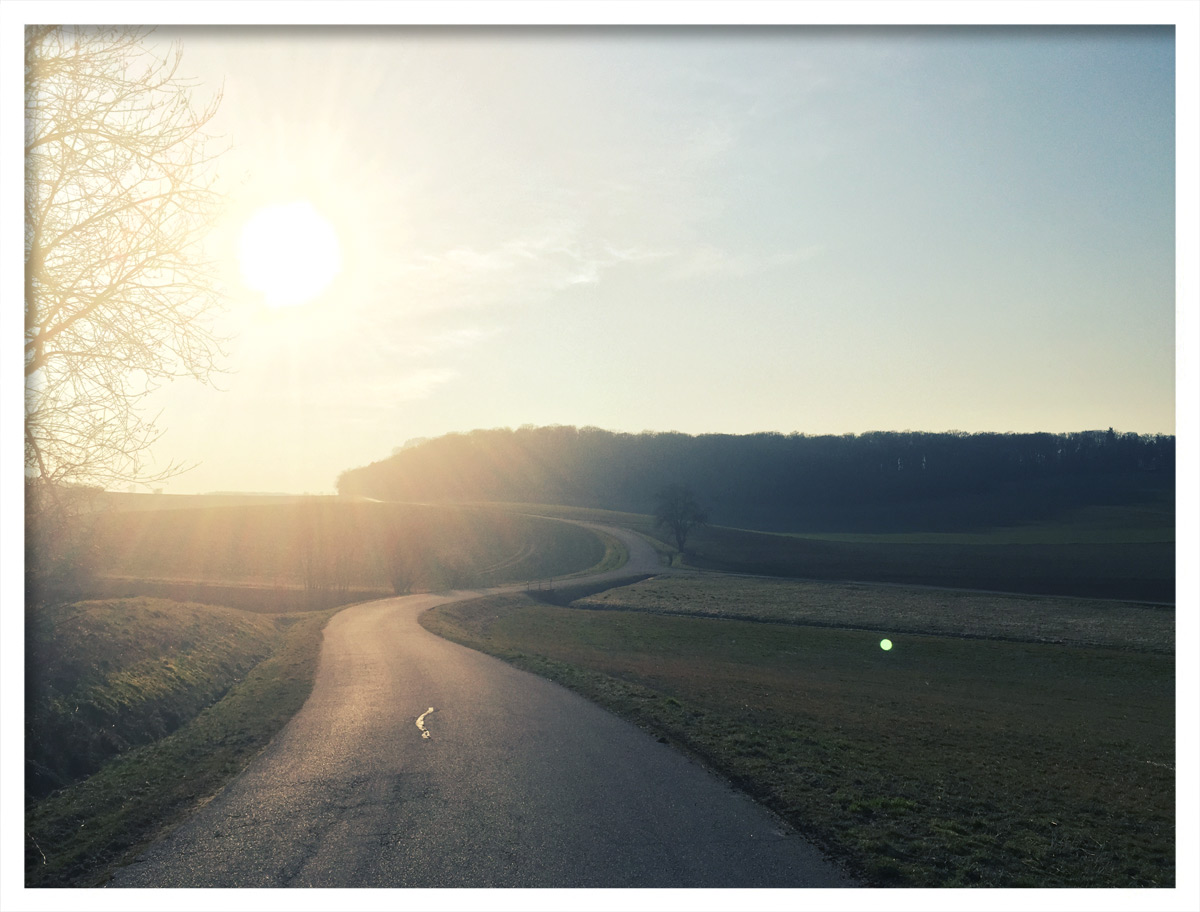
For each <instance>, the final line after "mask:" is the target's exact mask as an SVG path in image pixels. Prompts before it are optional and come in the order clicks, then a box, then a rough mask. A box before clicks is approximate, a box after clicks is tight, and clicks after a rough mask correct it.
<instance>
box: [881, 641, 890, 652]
mask: <svg viewBox="0 0 1200 912" xmlns="http://www.w3.org/2000/svg"><path fill="white" fill-rule="evenodd" d="M879 648H880V649H882V650H883V651H884V652H887V651H888V650H889V649H891V648H892V641H891V640H880V641H879Z"/></svg>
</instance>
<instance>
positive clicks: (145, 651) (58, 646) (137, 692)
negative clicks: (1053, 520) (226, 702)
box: [25, 598, 281, 801]
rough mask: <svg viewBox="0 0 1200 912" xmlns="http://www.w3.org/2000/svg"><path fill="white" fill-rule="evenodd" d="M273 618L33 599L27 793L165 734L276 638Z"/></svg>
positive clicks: (156, 603) (153, 603)
mask: <svg viewBox="0 0 1200 912" xmlns="http://www.w3.org/2000/svg"><path fill="white" fill-rule="evenodd" d="M280 635H281V632H280V628H279V626H278V624H277V623H276V621H275V620H273V619H271V618H268V617H265V616H262V615H254V614H247V613H246V612H242V611H235V610H233V609H230V608H221V607H217V606H215V605H199V604H194V603H177V602H168V601H162V600H158V599H145V598H142V599H126V600H104V601H87V602H78V603H75V604H69V605H55V606H50V607H31V608H30V610H29V612H28V613H27V614H26V640H25V669H26V671H25V768H26V775H25V797H26V801H29V800H30V799H31V798H38V797H42V796H44V795H46V794H47V793H48V792H50V791H52V790H54V789H55V788H61V787H62V786H64V785H68V784H70V783H71V782H72V781H74V780H76V779H79V778H82V777H83V776H86V775H90V774H91V773H93V772H95V771H96V770H97V769H99V768H100V766H101V765H102V764H103V763H104V761H106V760H108V759H109V758H111V757H113V756H115V755H117V754H119V753H121V752H123V751H125V750H128V749H129V748H130V747H134V746H137V745H139V744H145V743H147V742H149V741H153V740H155V739H157V738H162V737H164V736H165V735H168V734H170V733H171V732H172V731H174V730H175V729H177V728H179V726H180V725H182V724H183V723H184V722H186V721H188V720H190V719H192V718H194V717H195V716H196V714H197V713H199V712H200V711H201V710H202V709H204V708H205V707H207V706H209V705H210V704H212V703H214V702H216V701H217V700H219V699H220V698H221V697H222V696H224V694H225V693H226V691H228V690H229V688H230V687H232V686H233V685H234V684H235V683H237V682H238V681H239V680H241V679H242V678H243V677H245V675H246V673H247V672H248V671H249V670H250V669H251V668H253V667H254V666H255V665H256V664H258V662H259V661H261V660H262V659H263V658H265V657H266V656H267V655H269V654H270V653H271V652H272V651H273V650H274V649H275V648H276V647H277V646H278V644H279V639H280Z"/></svg>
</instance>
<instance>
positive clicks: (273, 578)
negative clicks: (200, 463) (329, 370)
mask: <svg viewBox="0 0 1200 912" xmlns="http://www.w3.org/2000/svg"><path fill="white" fill-rule="evenodd" d="M208 500H209V499H208V498H201V499H198V501H197V505H196V506H191V507H173V508H163V509H149V508H146V507H145V501H144V500H142V501H135V502H134V503H135V504H140V506H141V508H139V509H109V510H105V511H103V512H101V513H98V514H95V515H93V516H92V517H90V520H91V522H92V523H93V530H92V535H93V541H94V543H95V556H94V559H93V563H94V566H95V568H96V570H97V576H98V584H99V585H93V591H95V590H99V591H100V593H101V594H103V595H106V596H110V597H111V596H123V595H131V594H135V593H136V594H147V595H157V596H167V597H174V598H180V597H184V598H189V599H202V600H205V601H212V600H219V601H221V602H222V603H227V602H228V599H229V598H231V597H232V598H237V594H236V593H232V592H226V591H225V590H229V589H241V590H249V593H248V594H245V595H244V597H243V598H242V599H241V603H239V604H238V607H244V608H254V607H255V605H256V604H258V603H261V604H262V605H264V606H266V608H265V610H279V609H278V608H273V607H272V606H274V605H276V604H277V603H279V602H281V601H287V602H295V601H296V598H295V591H296V590H304V591H306V592H308V593H310V594H315V593H325V594H328V593H342V594H349V595H350V596H353V598H352V599H350V600H361V599H363V598H371V597H380V596H383V595H390V594H393V593H396V592H410V591H422V590H440V589H447V588H454V587H462V586H472V587H478V586H489V585H497V584H500V583H505V582H520V581H524V580H530V579H540V578H545V577H553V576H563V575H569V574H572V573H578V572H581V571H583V570H586V569H588V568H590V567H592V566H595V565H596V564H598V563H601V562H602V561H603V560H604V557H605V547H606V545H605V543H604V542H602V541H601V540H599V539H598V538H597V536H596V535H594V534H592V533H591V532H588V531H587V530H584V529H581V528H579V527H578V526H574V525H570V524H567V523H561V522H554V521H552V520H549V519H546V518H542V517H536V516H526V515H519V514H513V513H507V512H502V511H497V510H480V509H473V508H470V507H461V506H427V505H420V504H383V503H377V502H371V501H363V500H361V499H355V498H335V497H322V498H302V499H298V500H288V499H282V498H281V499H278V501H275V502H268V503H258V502H255V503H241V504H238V503H234V504H221V505H217V506H211V505H206V504H207V501H208ZM151 501H153V499H151ZM118 503H119V501H118ZM135 581H136V584H137V585H136V586H134V585H132V584H133V583H134V582H135ZM188 585H190V586H192V587H193V588H192V589H190V590H189V589H187V586H188ZM270 593H275V594H273V595H272V594H270ZM214 595H215V599H214ZM326 598H327V596H326ZM308 599H309V601H313V602H314V604H313V605H312V607H324V606H325V605H324V604H322V603H321V601H320V598H319V597H317V596H315V595H310V596H309V597H308ZM327 600H328V598H327ZM346 600H347V599H346V598H342V599H339V601H341V602H345V601H346Z"/></svg>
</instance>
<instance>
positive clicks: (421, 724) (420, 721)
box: [417, 706, 433, 738]
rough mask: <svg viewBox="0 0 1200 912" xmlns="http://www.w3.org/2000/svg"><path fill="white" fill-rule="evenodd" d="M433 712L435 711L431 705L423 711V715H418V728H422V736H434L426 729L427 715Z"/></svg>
mask: <svg viewBox="0 0 1200 912" xmlns="http://www.w3.org/2000/svg"><path fill="white" fill-rule="evenodd" d="M431 712H433V707H432V706H431V707H429V709H427V710H425V712H423V713H421V715H419V716H417V728H419V729H421V737H422V738H432V737H433V735H431V734H429V732H427V731H426V730H425V717H426V716H427V715H429V714H430V713H431Z"/></svg>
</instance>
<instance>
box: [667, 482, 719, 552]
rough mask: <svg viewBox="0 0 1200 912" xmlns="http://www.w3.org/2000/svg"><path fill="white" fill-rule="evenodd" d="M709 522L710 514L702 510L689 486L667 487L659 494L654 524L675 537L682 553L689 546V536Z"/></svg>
mask: <svg viewBox="0 0 1200 912" xmlns="http://www.w3.org/2000/svg"><path fill="white" fill-rule="evenodd" d="M706 522H708V514H707V513H705V512H704V511H703V510H701V509H700V505H699V504H698V503H697V502H696V495H695V494H694V493H693V492H692V489H691V488H689V487H688V486H687V485H682V484H673V485H667V487H665V488H663V489H662V490H661V491H659V492H658V495H657V503H656V505H655V508H654V524H655V526H657V527H660V528H661V527H665V528H667V529H668V530H670V532H671V534H672V535H673V536H674V537H675V544H676V546H677V547H678V548H679V550H680V551H682V550H683V546H684V545H685V544H687V538H688V534H689V533H690V532H691V531H692V529H694V528H696V527H697V526H702V525H704V524H705V523H706Z"/></svg>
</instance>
